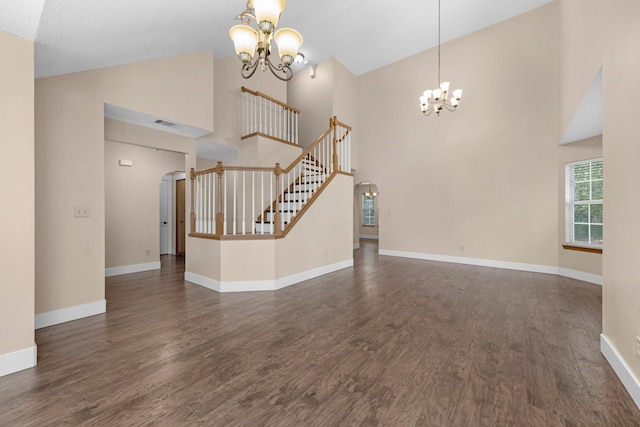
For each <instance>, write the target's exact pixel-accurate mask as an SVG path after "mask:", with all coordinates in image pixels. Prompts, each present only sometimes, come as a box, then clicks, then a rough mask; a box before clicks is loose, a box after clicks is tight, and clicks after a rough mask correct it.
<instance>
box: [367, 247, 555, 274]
mask: <svg viewBox="0 0 640 427" xmlns="http://www.w3.org/2000/svg"><path fill="white" fill-rule="evenodd" d="M378 254H379V255H385V256H393V257H401V258H413V259H422V260H426V261H438V262H451V263H455V264H467V265H477V266H479V267H492V268H502V269H505V270H518V271H529V272H532V273H544V274H555V275H557V274H558V267H553V266H549V265H537V264H525V263H520V262H509V261H497V260H491V259H481V258H465V257H457V256H448V255H435V254H423V253H419V252H401V251H390V250H387V249H379V250H378Z"/></svg>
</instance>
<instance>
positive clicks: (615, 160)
mask: <svg viewBox="0 0 640 427" xmlns="http://www.w3.org/2000/svg"><path fill="white" fill-rule="evenodd" d="M606 4H607V6H608V7H611V8H612V10H613V12H614V13H615V15H614V17H613V19H611V20H610V21H605V22H602V23H601V26H603V27H604V28H610V29H612V30H615V31H614V35H615V38H614V39H613V43H612V44H611V46H612V47H611V49H610V50H609V52H608V53H607V55H606V56H605V58H604V65H603V97H604V120H603V143H602V144H603V159H604V197H605V199H604V200H605V202H604V203H605V208H604V209H605V217H604V251H603V276H604V287H603V296H602V299H603V307H602V308H603V316H602V318H603V319H602V320H603V334H604V335H605V336H606V337H607V339H608V340H609V342H610V343H611V344H612V346H614V347H615V348H616V349H617V351H618V352H619V354H620V356H621V357H622V359H623V361H624V362H625V363H626V364H627V366H628V367H629V369H630V371H631V373H633V374H634V375H635V377H636V381H638V380H637V379H638V378H640V360H639V357H638V355H637V353H636V352H637V350H636V348H637V347H636V346H637V344H636V337H637V336H640V310H639V309H638V307H639V302H640V285H639V282H638V259H639V253H638V241H639V240H640V224H639V223H638V218H640V200H638V199H637V198H636V197H634V196H635V195H636V194H638V183H640V168H638V166H637V161H638V159H639V158H640V144H638V136H639V135H640V120H638V114H637V109H636V108H617V107H615V105H617V102H618V101H619V100H621V99H629V100H635V99H639V98H640V81H639V80H638V70H640V50H639V49H638V46H640V27H639V26H638V18H640V3H639V2H637V1H630V0H624V1H623V0H617V1H615V2H609V1H607V2H606ZM636 386H637V387H640V384H636ZM635 398H636V403H638V404H640V401H639V400H638V398H639V397H638V394H637V392H636V395H635Z"/></svg>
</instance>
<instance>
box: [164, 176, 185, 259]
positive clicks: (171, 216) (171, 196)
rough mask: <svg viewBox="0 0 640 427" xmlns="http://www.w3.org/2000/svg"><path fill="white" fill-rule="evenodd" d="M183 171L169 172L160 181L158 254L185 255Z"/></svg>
mask: <svg viewBox="0 0 640 427" xmlns="http://www.w3.org/2000/svg"><path fill="white" fill-rule="evenodd" d="M185 179H186V177H185V173H184V172H170V173H168V174H166V175H164V176H163V177H162V180H161V181H160V224H159V227H160V239H159V241H160V248H159V249H160V250H159V252H160V255H178V256H184V255H185V247H186V245H185V242H186V207H185V200H186V190H185Z"/></svg>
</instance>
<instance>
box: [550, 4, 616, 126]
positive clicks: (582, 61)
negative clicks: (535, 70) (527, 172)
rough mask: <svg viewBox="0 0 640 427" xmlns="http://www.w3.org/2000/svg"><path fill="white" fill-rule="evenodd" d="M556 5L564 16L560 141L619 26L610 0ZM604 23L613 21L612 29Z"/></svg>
mask: <svg viewBox="0 0 640 427" xmlns="http://www.w3.org/2000/svg"><path fill="white" fill-rule="evenodd" d="M613 1H619V0H613ZM557 4H558V8H559V13H560V17H561V18H560V19H561V21H560V22H561V23H560V26H559V45H560V55H559V61H560V66H559V70H560V92H559V93H560V96H559V103H560V105H559V108H560V116H559V117H560V126H559V134H558V138H560V136H561V135H562V134H563V133H564V131H565V130H566V128H567V126H568V125H569V122H570V121H571V119H572V117H573V115H574V114H575V112H576V109H577V108H578V105H580V102H581V101H582V98H583V97H584V95H585V94H586V92H587V89H588V88H589V86H590V85H591V82H592V81H593V79H594V77H595V76H596V74H597V73H598V70H599V69H600V67H601V65H602V61H603V58H604V52H605V50H606V49H609V48H610V47H611V34H612V33H613V32H614V30H615V27H616V26H617V24H615V21H614V20H613V19H612V8H611V7H610V5H611V4H612V1H611V0H609V1H603V0H560V1H558V2H557ZM604 22H611V23H612V24H611V25H612V27H611V28H608V27H607V26H606V25H604ZM605 28H607V29H606V30H602V31H600V30H596V29H605Z"/></svg>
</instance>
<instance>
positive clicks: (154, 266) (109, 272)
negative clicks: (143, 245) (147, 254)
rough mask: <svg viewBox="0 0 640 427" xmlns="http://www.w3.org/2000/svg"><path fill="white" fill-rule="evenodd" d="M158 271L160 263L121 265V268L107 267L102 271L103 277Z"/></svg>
mask: <svg viewBox="0 0 640 427" xmlns="http://www.w3.org/2000/svg"><path fill="white" fill-rule="evenodd" d="M153 270H160V261H154V262H147V263H144V264H133V265H123V266H121V267H109V268H106V269H105V270H104V276H105V277H111V276H119V275H121V274H130V273H141V272H143V271H153Z"/></svg>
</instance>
